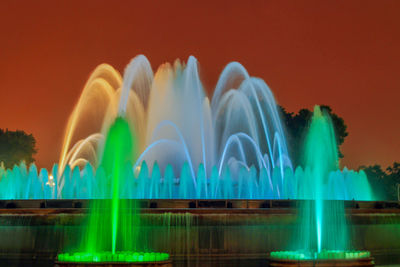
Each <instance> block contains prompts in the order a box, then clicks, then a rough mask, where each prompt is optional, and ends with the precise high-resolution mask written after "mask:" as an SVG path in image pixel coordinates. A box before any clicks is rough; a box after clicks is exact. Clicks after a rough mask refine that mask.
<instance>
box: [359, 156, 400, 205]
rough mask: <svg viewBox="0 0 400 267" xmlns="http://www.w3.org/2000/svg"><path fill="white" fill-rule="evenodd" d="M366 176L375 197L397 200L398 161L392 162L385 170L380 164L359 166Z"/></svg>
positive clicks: (399, 182) (399, 171)
mask: <svg viewBox="0 0 400 267" xmlns="http://www.w3.org/2000/svg"><path fill="white" fill-rule="evenodd" d="M360 169H362V170H364V172H365V174H366V175H367V177H368V181H369V183H370V186H371V188H373V192H374V195H375V198H376V199H382V200H398V192H397V190H398V189H397V188H398V184H400V163H398V162H394V163H393V165H392V166H389V167H387V168H386V169H385V170H383V169H382V167H381V166H380V165H377V164H375V165H372V166H361V167H360Z"/></svg>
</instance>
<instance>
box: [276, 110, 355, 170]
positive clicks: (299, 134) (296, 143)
mask: <svg viewBox="0 0 400 267" xmlns="http://www.w3.org/2000/svg"><path fill="white" fill-rule="evenodd" d="M320 107H321V110H322V111H325V112H327V113H328V114H329V115H330V117H331V119H332V123H333V128H334V130H335V136H336V142H337V145H338V152H339V155H338V156H339V157H341V158H342V157H343V154H342V153H341V151H340V145H341V144H343V142H344V140H345V138H346V136H347V135H348V132H347V125H346V124H345V123H344V120H343V118H341V117H339V116H338V115H337V114H335V113H333V111H332V108H331V107H329V106H326V105H321V106H320ZM280 110H281V114H282V117H283V122H284V124H285V126H286V131H287V137H288V143H289V150H290V151H291V158H292V162H293V164H294V166H297V165H299V164H300V162H301V154H302V150H303V140H304V135H305V134H306V129H307V128H308V126H309V124H310V121H311V117H312V115H313V111H312V110H309V109H301V110H299V112H298V113H297V114H295V113H293V112H287V111H286V110H285V108H283V107H281V106H280Z"/></svg>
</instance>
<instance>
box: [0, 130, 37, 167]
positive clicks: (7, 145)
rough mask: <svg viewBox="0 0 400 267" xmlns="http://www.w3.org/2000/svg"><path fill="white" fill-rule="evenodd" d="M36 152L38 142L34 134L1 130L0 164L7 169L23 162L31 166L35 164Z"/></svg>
mask: <svg viewBox="0 0 400 267" xmlns="http://www.w3.org/2000/svg"><path fill="white" fill-rule="evenodd" d="M36 152H37V149H36V140H35V138H34V137H33V135H32V134H27V133H25V132H24V131H19V130H17V131H9V130H8V129H6V130H3V129H0V162H3V163H4V166H5V167H6V168H12V167H13V166H14V165H15V164H19V163H20V162H21V161H24V162H25V163H26V164H28V165H29V164H30V163H32V162H34V158H33V156H34V155H35V154H36Z"/></svg>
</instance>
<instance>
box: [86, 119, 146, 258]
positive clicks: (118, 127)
mask: <svg viewBox="0 0 400 267" xmlns="http://www.w3.org/2000/svg"><path fill="white" fill-rule="evenodd" d="M131 129H132V128H131V126H130V125H129V124H128V123H127V122H126V121H125V120H124V119H122V118H117V119H116V120H115V122H114V124H113V125H112V126H111V127H110V129H109V131H108V134H107V138H106V141H105V144H104V148H103V153H102V157H101V163H100V165H99V167H98V169H97V172H96V179H98V181H99V185H100V186H99V187H100V188H98V189H97V190H102V192H101V194H100V195H103V196H105V197H106V199H105V200H101V201H99V200H93V201H92V202H91V206H90V211H89V222H88V226H87V228H86V235H84V236H85V239H84V240H83V247H82V250H83V251H85V252H87V253H96V252H99V251H111V252H112V253H113V254H115V253H116V252H117V251H127V250H129V251H132V250H135V249H137V231H138V229H139V226H140V220H139V213H138V207H137V205H136V203H135V202H134V201H126V200H124V199H123V198H122V197H123V194H124V191H125V188H126V187H127V185H131V184H132V181H131V180H132V179H133V177H132V176H131V175H127V174H126V173H125V172H126V171H125V170H126V169H127V167H126V166H132V164H131V162H132V160H133V159H134V157H135V153H136V151H135V148H136V145H135V142H136V139H135V136H134V135H133V134H132V132H133V131H132V130H131Z"/></svg>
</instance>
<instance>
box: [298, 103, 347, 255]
mask: <svg viewBox="0 0 400 267" xmlns="http://www.w3.org/2000/svg"><path fill="white" fill-rule="evenodd" d="M303 166H305V168H304V172H305V175H304V179H305V181H303V182H304V183H305V184H306V186H305V187H304V190H307V191H306V192H302V195H303V196H304V198H305V199H306V200H305V201H303V202H302V204H301V205H300V209H299V218H300V224H299V231H300V239H299V240H300V244H299V245H298V246H299V248H300V249H304V250H306V251H314V252H318V253H321V251H322V250H323V249H330V250H345V249H346V248H347V226H346V220H345V213H344V202H343V201H329V200H326V193H327V190H328V180H329V175H330V173H332V172H334V171H337V170H338V169H339V159H338V150H337V144H336V139H335V133H334V129H333V125H332V122H331V119H330V117H329V115H327V114H325V113H324V112H323V111H321V109H320V107H319V106H315V108H314V114H313V117H312V120H311V123H310V126H309V129H308V132H307V135H306V139H305V143H304V158H303Z"/></svg>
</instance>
